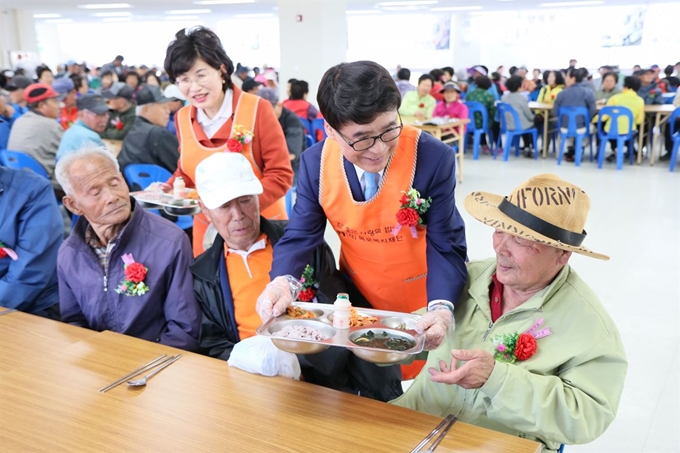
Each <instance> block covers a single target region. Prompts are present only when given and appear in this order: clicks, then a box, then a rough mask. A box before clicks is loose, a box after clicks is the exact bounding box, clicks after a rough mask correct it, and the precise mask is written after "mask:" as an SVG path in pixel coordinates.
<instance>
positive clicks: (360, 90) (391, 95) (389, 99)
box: [316, 61, 401, 130]
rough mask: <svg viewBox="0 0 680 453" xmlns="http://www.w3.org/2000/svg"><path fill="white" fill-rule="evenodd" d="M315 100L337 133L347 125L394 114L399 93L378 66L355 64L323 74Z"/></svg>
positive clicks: (365, 63) (373, 64)
mask: <svg viewBox="0 0 680 453" xmlns="http://www.w3.org/2000/svg"><path fill="white" fill-rule="evenodd" d="M316 100H317V102H318V103H319V110H320V111H321V114H322V115H323V117H324V119H325V120H326V122H327V123H328V124H329V125H330V126H331V127H332V128H333V129H335V130H339V129H340V128H341V127H342V126H344V125H346V124H348V123H356V124H368V123H370V122H372V121H374V120H375V119H376V117H377V116H378V115H380V114H382V113H386V112H396V111H397V110H398V109H399V106H400V105H401V93H400V92H399V89H398V88H397V84H396V83H395V82H394V79H392V76H391V75H390V73H389V72H387V70H386V69H385V68H383V67H382V66H380V65H379V64H378V63H375V62H373V61H355V62H352V63H340V64H339V65H336V66H333V67H332V68H330V69H329V70H328V71H326V73H325V74H324V76H323V78H322V79H321V83H320V84H319V91H318V94H317V96H316Z"/></svg>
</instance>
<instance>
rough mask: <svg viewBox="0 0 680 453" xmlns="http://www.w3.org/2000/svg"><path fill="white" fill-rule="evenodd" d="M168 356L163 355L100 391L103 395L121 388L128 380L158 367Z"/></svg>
mask: <svg viewBox="0 0 680 453" xmlns="http://www.w3.org/2000/svg"><path fill="white" fill-rule="evenodd" d="M167 356H168V355H167V354H163V355H162V356H160V357H157V358H155V359H154V360H152V361H151V362H149V363H147V364H146V365H142V366H140V367H139V368H137V369H136V370H132V371H130V372H129V373H128V374H126V375H125V376H123V377H122V378H120V379H118V380H116V381H114V382H112V383H110V384H109V385H107V386H106V387H102V388H100V389H99V391H100V392H101V393H106V392H108V391H109V390H111V389H112V388H114V387H117V386H119V385H120V384H122V383H123V382H125V381H127V380H128V379H132V378H133V377H135V376H138V375H140V374H142V373H143V372H145V371H147V370H149V369H151V368H153V367H155V366H156V365H158V362H160V361H161V360H163V359H165V358H166V357H167Z"/></svg>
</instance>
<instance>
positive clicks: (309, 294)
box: [297, 264, 319, 302]
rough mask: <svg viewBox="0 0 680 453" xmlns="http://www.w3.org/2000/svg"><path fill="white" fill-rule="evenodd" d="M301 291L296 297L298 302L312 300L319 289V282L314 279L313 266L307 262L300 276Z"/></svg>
mask: <svg viewBox="0 0 680 453" xmlns="http://www.w3.org/2000/svg"><path fill="white" fill-rule="evenodd" d="M300 283H302V291H300V293H299V294H298V297H297V299H298V300H299V301H300V302H313V301H314V298H315V297H316V291H317V290H318V289H319V282H318V281H316V280H315V279H314V268H313V267H312V266H310V265H309V264H308V265H306V266H305V270H304V272H302V277H301V278H300Z"/></svg>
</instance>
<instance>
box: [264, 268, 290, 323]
mask: <svg viewBox="0 0 680 453" xmlns="http://www.w3.org/2000/svg"><path fill="white" fill-rule="evenodd" d="M290 278H292V277H290V276H281V277H276V278H275V279H274V280H272V281H271V282H269V283H268V284H267V286H266V287H265V288H264V291H262V294H260V297H258V298H257V303H256V304H255V310H256V311H257V314H258V315H260V318H262V322H265V321H267V320H268V319H269V318H271V317H272V316H280V315H282V314H283V312H284V311H286V308H288V306H289V305H290V304H292V303H293V299H294V298H295V297H297V293H295V294H293V291H292V290H291V284H290V280H289V279H290Z"/></svg>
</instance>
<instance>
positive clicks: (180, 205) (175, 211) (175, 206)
mask: <svg viewBox="0 0 680 453" xmlns="http://www.w3.org/2000/svg"><path fill="white" fill-rule="evenodd" d="M130 195H132V196H133V197H134V198H135V200H137V203H139V205H140V206H141V207H142V208H144V209H158V208H163V210H164V211H165V212H167V213H168V214H171V215H196V214H198V213H199V212H201V208H200V206H199V205H198V200H194V199H188V198H183V199H181V200H179V199H176V198H173V196H172V194H169V193H164V192H146V191H139V192H132V193H131V194H130Z"/></svg>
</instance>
